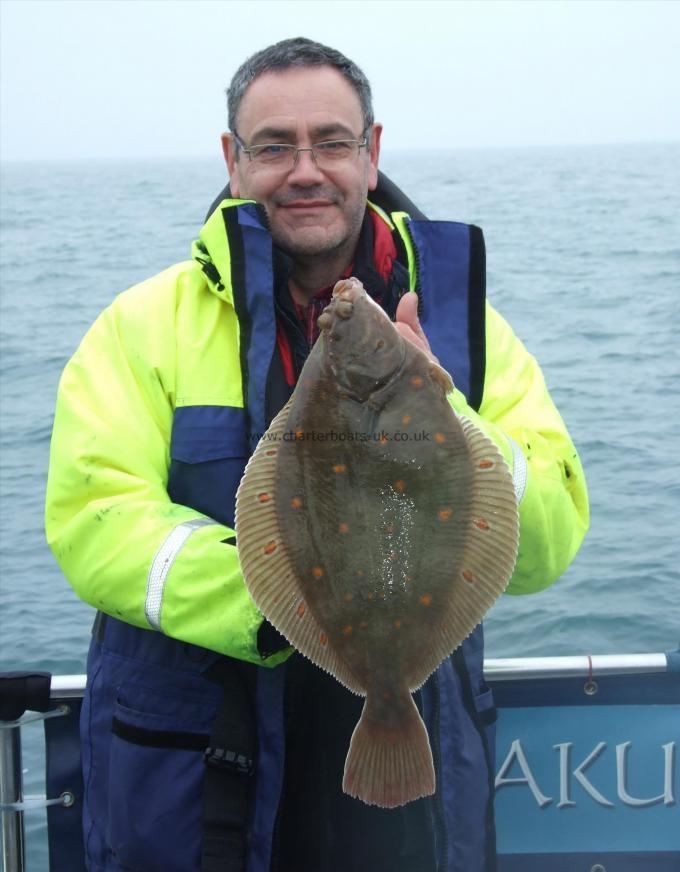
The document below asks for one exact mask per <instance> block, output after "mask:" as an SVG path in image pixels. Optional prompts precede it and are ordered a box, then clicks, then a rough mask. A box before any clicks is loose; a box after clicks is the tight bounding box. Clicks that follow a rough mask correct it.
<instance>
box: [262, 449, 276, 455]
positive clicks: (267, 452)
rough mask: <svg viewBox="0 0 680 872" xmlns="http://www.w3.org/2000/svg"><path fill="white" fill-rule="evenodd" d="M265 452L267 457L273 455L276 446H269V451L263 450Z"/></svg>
mask: <svg viewBox="0 0 680 872" xmlns="http://www.w3.org/2000/svg"><path fill="white" fill-rule="evenodd" d="M265 454H266V455H267V457H274V455H275V454H276V448H270V449H269V451H265Z"/></svg>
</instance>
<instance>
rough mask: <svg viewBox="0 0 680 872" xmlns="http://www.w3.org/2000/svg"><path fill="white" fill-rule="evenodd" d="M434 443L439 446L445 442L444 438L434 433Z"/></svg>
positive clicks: (440, 434) (441, 434) (442, 435)
mask: <svg viewBox="0 0 680 872" xmlns="http://www.w3.org/2000/svg"><path fill="white" fill-rule="evenodd" d="M434 441H435V442H438V443H439V444H440V445H441V444H442V442H446V436H444V434H443V433H435V434H434Z"/></svg>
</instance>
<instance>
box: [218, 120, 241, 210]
mask: <svg viewBox="0 0 680 872" xmlns="http://www.w3.org/2000/svg"><path fill="white" fill-rule="evenodd" d="M221 139H222V153H223V154H224V160H225V162H226V164H227V171H228V172H229V187H230V188H231V195H232V197H240V196H241V193H240V185H239V177H238V161H237V160H236V149H237V145H236V143H235V141H234V137H233V135H232V134H231V133H223V134H222V136H221Z"/></svg>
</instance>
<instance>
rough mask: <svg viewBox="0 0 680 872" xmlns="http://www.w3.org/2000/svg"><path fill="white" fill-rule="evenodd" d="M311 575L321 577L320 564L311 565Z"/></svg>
mask: <svg viewBox="0 0 680 872" xmlns="http://www.w3.org/2000/svg"><path fill="white" fill-rule="evenodd" d="M312 575H313V576H314V578H323V569H322V568H321V567H320V566H313V567H312Z"/></svg>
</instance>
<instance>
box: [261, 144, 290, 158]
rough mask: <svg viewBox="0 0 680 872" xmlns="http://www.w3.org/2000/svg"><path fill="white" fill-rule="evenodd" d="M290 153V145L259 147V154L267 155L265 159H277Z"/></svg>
mask: <svg viewBox="0 0 680 872" xmlns="http://www.w3.org/2000/svg"><path fill="white" fill-rule="evenodd" d="M288 151H290V146H289V145H258V146H257V154H262V155H265V157H277V156H278V155H282V154H286V152H288Z"/></svg>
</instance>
